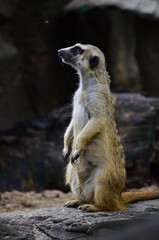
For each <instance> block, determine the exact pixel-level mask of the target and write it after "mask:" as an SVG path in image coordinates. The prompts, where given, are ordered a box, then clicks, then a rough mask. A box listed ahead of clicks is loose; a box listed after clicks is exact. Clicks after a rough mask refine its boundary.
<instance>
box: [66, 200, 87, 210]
mask: <svg viewBox="0 0 159 240" xmlns="http://www.w3.org/2000/svg"><path fill="white" fill-rule="evenodd" d="M81 204H83V201H82V200H79V199H76V200H70V201H68V202H66V203H65V205H64V206H65V207H69V208H77V207H79V206H80V205H81Z"/></svg>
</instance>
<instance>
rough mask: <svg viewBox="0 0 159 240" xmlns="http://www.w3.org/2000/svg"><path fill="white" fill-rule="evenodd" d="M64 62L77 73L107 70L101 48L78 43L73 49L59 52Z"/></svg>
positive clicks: (69, 48) (64, 49)
mask: <svg viewBox="0 0 159 240" xmlns="http://www.w3.org/2000/svg"><path fill="white" fill-rule="evenodd" d="M58 55H59V57H60V58H62V62H64V63H66V64H69V65H71V66H72V67H73V68H75V69H76V70H77V71H80V72H81V71H83V72H84V71H88V70H91V71H96V70H97V69H98V68H100V69H101V68H105V57H104V54H103V53H102V52H101V51H100V49H99V48H97V47H95V46H92V45H88V44H86V45H85V44H80V43H77V44H75V45H74V46H72V47H67V48H62V49H60V50H58Z"/></svg>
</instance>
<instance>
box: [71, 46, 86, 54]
mask: <svg viewBox="0 0 159 240" xmlns="http://www.w3.org/2000/svg"><path fill="white" fill-rule="evenodd" d="M83 51H84V50H83V49H82V48H80V47H78V46H76V47H74V48H72V52H73V53H74V54H82V53H83Z"/></svg>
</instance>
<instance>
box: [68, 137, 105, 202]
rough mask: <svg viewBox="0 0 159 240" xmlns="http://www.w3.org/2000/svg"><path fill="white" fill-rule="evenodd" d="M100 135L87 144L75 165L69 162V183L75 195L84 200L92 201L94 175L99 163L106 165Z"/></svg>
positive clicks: (99, 167) (97, 170) (99, 165)
mask: <svg viewBox="0 0 159 240" xmlns="http://www.w3.org/2000/svg"><path fill="white" fill-rule="evenodd" d="M101 141H102V139H101V137H100V136H97V137H95V139H94V140H92V142H91V143H90V144H89V145H88V146H87V148H86V149H85V151H84V153H83V154H82V156H80V158H79V159H78V161H77V163H76V165H72V164H71V163H69V165H68V168H67V171H69V176H70V179H69V185H70V186H71V190H72V192H73V194H74V195H75V196H77V197H78V198H80V199H82V200H83V201H84V202H88V203H93V200H94V193H95V183H94V181H95V179H96V175H97V174H98V173H99V169H101V164H102V162H103V165H106V156H105V152H104V150H103V146H102V145H101Z"/></svg>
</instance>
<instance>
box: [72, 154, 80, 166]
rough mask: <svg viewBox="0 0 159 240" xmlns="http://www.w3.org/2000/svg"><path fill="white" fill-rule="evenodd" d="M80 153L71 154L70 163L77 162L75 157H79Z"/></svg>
mask: <svg viewBox="0 0 159 240" xmlns="http://www.w3.org/2000/svg"><path fill="white" fill-rule="evenodd" d="M80 155H81V153H80V152H77V153H76V154H75V155H73V156H72V158H71V163H72V164H74V163H75V162H77V159H78V158H79V157H80Z"/></svg>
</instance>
